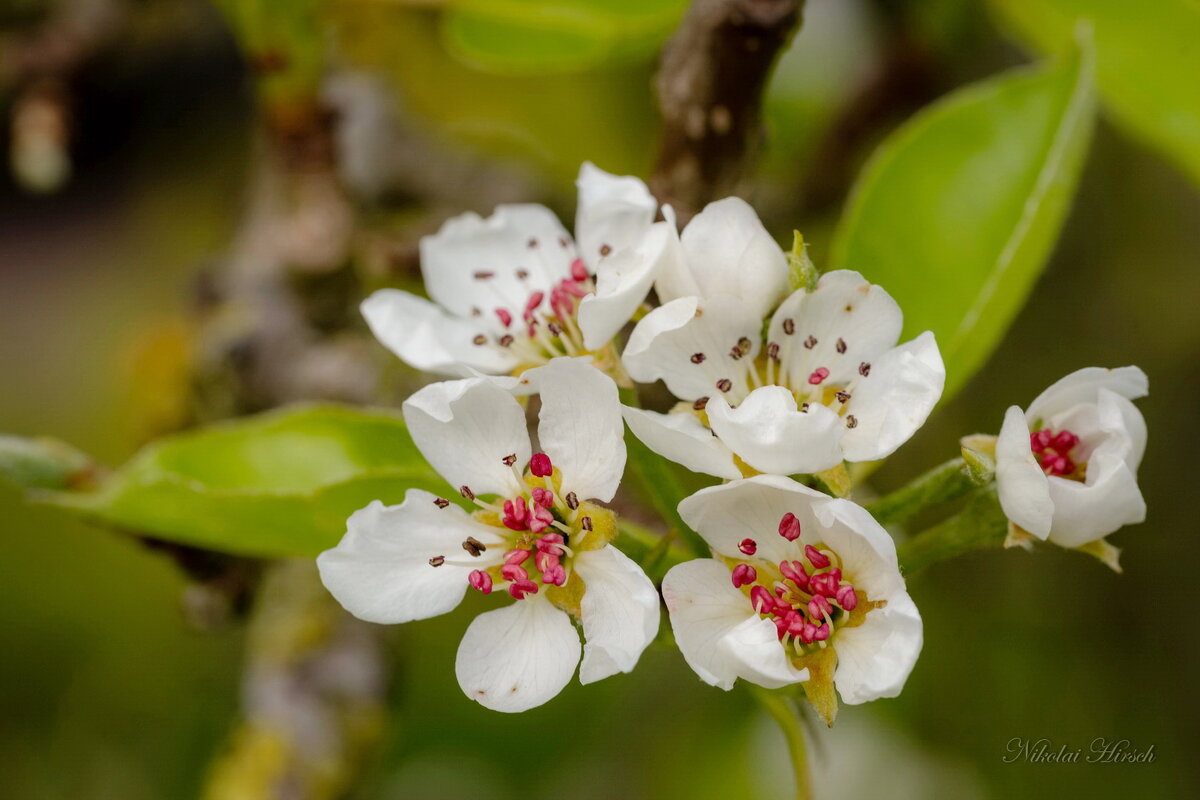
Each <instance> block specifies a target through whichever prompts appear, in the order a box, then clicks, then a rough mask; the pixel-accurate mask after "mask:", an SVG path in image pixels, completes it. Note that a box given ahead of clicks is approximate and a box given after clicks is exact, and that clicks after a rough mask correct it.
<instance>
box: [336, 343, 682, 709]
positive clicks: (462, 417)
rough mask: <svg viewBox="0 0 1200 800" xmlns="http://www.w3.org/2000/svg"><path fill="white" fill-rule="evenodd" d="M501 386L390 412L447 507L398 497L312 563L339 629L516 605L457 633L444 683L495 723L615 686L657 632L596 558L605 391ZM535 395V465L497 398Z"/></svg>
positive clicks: (601, 380)
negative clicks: (591, 687)
mask: <svg viewBox="0 0 1200 800" xmlns="http://www.w3.org/2000/svg"><path fill="white" fill-rule="evenodd" d="M519 383H520V385H519V386H518V382H517V381H516V380H515V379H505V380H499V379H490V378H486V377H479V378H467V379H462V380H456V381H446V382H443V383H436V384H432V385H430V386H427V387H425V388H424V389H422V390H420V391H418V392H417V393H416V394H414V395H413V396H412V397H410V398H409V399H408V400H407V401H406V402H405V403H404V417H405V421H406V422H407V424H408V427H409V431H410V432H411V434H412V437H413V441H414V442H415V443H416V445H417V447H418V448H419V449H420V450H421V453H422V454H423V455H424V456H425V457H426V459H427V460H428V461H429V463H430V464H431V465H432V466H433V467H434V468H435V469H436V470H437V471H438V472H439V473H440V474H441V475H442V476H443V477H444V478H445V479H446V480H447V481H448V482H449V483H450V484H451V485H452V486H455V487H458V488H457V491H458V492H459V493H460V494H461V495H462V497H463V498H464V499H465V500H467V501H470V502H471V503H473V504H474V506H475V510H474V511H473V512H471V513H468V512H467V511H465V510H464V509H463V508H462V507H460V506H459V505H457V504H454V503H451V502H450V500H449V499H448V498H447V497H439V496H436V495H433V494H430V493H429V492H426V491H422V490H419V489H410V490H408V492H407V493H406V495H405V498H404V502H403V503H401V504H400V505H396V506H385V505H383V504H382V503H380V502H378V501H376V502H374V503H371V504H370V505H369V506H367V507H366V508H364V509H361V510H360V511H357V512H355V514H354V515H353V516H351V517H350V520H349V522H348V524H347V532H346V535H345V537H344V538H343V539H342V541H341V542H340V543H339V544H338V545H337V547H334V548H333V549H331V550H327V551H325V552H324V553H322V554H321V555H320V556H319V557H318V559H317V565H318V567H319V568H320V573H321V579H322V581H323V582H324V584H325V586H326V587H327V588H328V589H329V591H330V592H331V593H332V594H333V595H334V597H336V598H337V600H338V601H339V602H340V603H341V604H342V605H343V606H344V607H345V608H346V609H347V610H348V611H349V612H350V613H352V614H354V615H355V616H356V617H359V618H360V619H364V620H367V621H369V622H377V623H402V622H409V621H411V620H418V619H427V618H429V617H434V616H437V615H439V614H444V613H446V612H448V611H451V610H452V609H454V608H455V607H456V606H457V605H458V604H459V603H460V602H461V601H462V599H463V597H464V595H465V594H466V592H467V591H468V589H472V588H473V589H475V590H478V591H480V592H482V593H484V594H499V593H501V592H503V593H506V594H508V595H509V596H511V598H513V600H514V601H515V602H513V603H511V604H510V605H506V606H504V607H503V608H499V609H495V610H492V611H486V612H484V613H482V614H480V615H479V616H478V617H476V618H475V620H474V621H473V622H472V623H471V624H470V626H469V627H468V628H467V631H466V634H465V635H464V636H463V639H462V643H461V645H460V646H459V649H458V656H457V659H456V662H455V672H456V674H457V677H458V681H459V685H460V686H461V687H462V690H463V692H465V693H466V695H467V696H468V697H469V698H471V699H472V700H475V701H477V702H479V703H480V704H481V705H483V706H486V707H487V708H490V709H494V710H496V711H508V712H516V711H524V710H526V709H529V708H533V707H534V706H538V705H541V704H542V703H545V702H546V701H548V700H550V699H551V698H552V697H554V696H555V695H557V694H558V693H559V692H560V691H561V690H562V689H563V687H564V686H566V684H567V683H568V682H569V681H570V679H571V676H572V675H573V674H574V672H575V666H576V664H578V663H579V662H580V653H581V645H580V639H579V633H578V632H577V631H576V626H575V624H574V621H573V620H578V622H579V625H580V627H581V628H582V632H583V638H584V640H585V643H584V644H583V645H582V657H583V660H582V664H581V666H580V670H579V680H580V682H581V683H585V684H586V683H592V682H593V681H598V680H600V679H602V678H606V677H608V676H610V675H613V674H615V673H617V672H628V671H630V670H632V669H633V667H634V665H635V664H636V663H637V660H638V658H639V656H640V655H641V652H642V650H644V649H645V647H646V645H647V644H649V642H650V641H651V640H652V639H653V638H654V636H655V634H656V633H657V631H658V623H659V601H658V593H657V592H656V590H655V588H654V585H653V584H652V583H651V582H650V580H649V578H647V577H646V575H645V573H643V572H642V569H641V568H640V567H639V566H638V565H637V564H636V563H635V562H633V561H632V560H630V559H629V558H628V557H627V556H625V555H624V554H623V553H621V551H619V550H618V549H617V548H616V547H613V546H612V545H610V544H609V542H610V541H611V540H612V538H613V537H614V536H615V534H616V520H615V516H614V514H613V512H612V511H610V510H608V509H606V508H604V507H603V506H602V505H600V504H601V503H604V502H607V501H609V500H611V499H612V497H613V494H614V493H615V492H616V490H617V485H618V483H619V482H620V480H621V474H622V472H623V470H624V466H625V445H624V442H623V440H622V437H621V434H622V423H621V415H620V410H619V408H620V407H619V403H618V400H617V389H616V385H615V384H614V383H613V381H612V380H611V379H610V378H609V377H607V376H606V375H604V374H603V373H601V372H600V371H599V370H597V369H595V368H594V367H593V366H591V365H590V364H589V363H588V362H587V360H586V359H555V360H553V361H551V362H550V363H549V364H547V365H546V366H543V367H539V368H536V369H532V370H530V371H528V372H526V373H525V375H524V377H523V378H522V379H521V381H520V382H519ZM528 389H533V390H536V391H540V393H541V400H542V406H541V412H540V417H539V424H538V440H539V442H540V446H541V450H540V451H538V452H534V451H533V449H532V445H531V443H530V437H529V433H528V431H527V429H526V425H525V412H524V410H523V409H522V407H521V405H520V403H519V402H518V401H517V399H516V398H515V397H513V394H512V393H511V392H512V391H525V390H528Z"/></svg>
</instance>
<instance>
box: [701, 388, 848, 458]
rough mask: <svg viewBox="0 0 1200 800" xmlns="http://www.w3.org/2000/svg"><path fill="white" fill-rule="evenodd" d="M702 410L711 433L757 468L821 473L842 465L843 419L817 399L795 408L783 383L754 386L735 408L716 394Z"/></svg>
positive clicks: (793, 401) (793, 399) (793, 400)
mask: <svg viewBox="0 0 1200 800" xmlns="http://www.w3.org/2000/svg"><path fill="white" fill-rule="evenodd" d="M706 409H707V411H708V424H709V425H711V426H712V429H713V432H714V433H716V434H717V436H719V437H720V438H721V441H722V442H724V443H725V445H727V446H728V447H729V449H730V450H732V451H733V452H735V453H737V454H738V455H739V456H740V457H741V459H742V460H743V461H745V462H746V463H747V464H749V465H750V466H752V467H754V468H755V469H756V470H758V471H759V472H768V473H772V474H775V475H791V474H793V473H797V472H820V471H821V470H823V469H829V468H830V467H834V466H837V465H838V464H840V463H842V446H841V442H842V433H843V431H844V430H845V425H844V424H843V423H842V420H841V418H840V417H838V415H837V414H836V413H834V412H833V411H831V410H830V409H829V408H827V407H825V406H823V405H820V404H819V403H814V404H812V405H810V406H809V408H808V410H807V411H804V412H801V411H799V410H798V409H797V408H796V398H795V397H794V396H793V395H792V393H791V391H789V390H788V389H785V388H784V387H782V386H763V387H761V388H758V389H755V390H754V391H752V392H751V393H750V394H749V396H748V397H746V399H745V400H743V401H742V402H741V404H739V405H738V407H737V408H733V409H731V408H730V407H729V404H728V403H726V402H725V398H724V397H721V396H720V395H716V396H714V397H712V398H711V399H710V400H709V401H708V405H707V407H706Z"/></svg>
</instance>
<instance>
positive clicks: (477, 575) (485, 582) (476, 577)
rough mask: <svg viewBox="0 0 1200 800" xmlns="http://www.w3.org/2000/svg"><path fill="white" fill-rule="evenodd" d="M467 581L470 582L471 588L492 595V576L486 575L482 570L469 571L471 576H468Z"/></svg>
mask: <svg viewBox="0 0 1200 800" xmlns="http://www.w3.org/2000/svg"><path fill="white" fill-rule="evenodd" d="M467 580H468V581H470V583H471V586H472V588H475V589H478V590H479V591H481V592H483V593H484V594H491V593H492V576H491V575H488V574H487V573H486V572H484V571H483V570H481V569H473V570H471V574H470V576H468V578H467Z"/></svg>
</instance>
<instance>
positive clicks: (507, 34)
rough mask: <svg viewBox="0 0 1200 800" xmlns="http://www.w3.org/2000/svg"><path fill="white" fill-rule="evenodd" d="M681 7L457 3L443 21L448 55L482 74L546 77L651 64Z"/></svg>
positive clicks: (630, 1)
mask: <svg viewBox="0 0 1200 800" xmlns="http://www.w3.org/2000/svg"><path fill="white" fill-rule="evenodd" d="M685 5H686V3H685V2H684V0H458V2H456V3H454V4H452V5H451V6H450V8H449V9H448V10H447V12H446V13H445V14H444V15H443V17H442V27H441V33H442V37H443V40H444V42H445V44H446V48H447V49H448V50H449V51H450V52H452V53H454V54H455V55H456V56H457V57H459V58H460V59H462V60H463V61H465V62H467V63H469V64H471V65H473V66H476V67H479V68H480V69H484V70H487V71H489V72H494V73H497V74H506V75H544V74H546V73H547V72H550V73H555V72H572V71H575V70H580V69H587V68H590V67H594V66H598V65H602V64H606V63H613V62H620V61H630V60H637V59H648V58H650V57H652V56H653V54H654V53H655V52H657V50H658V48H659V47H661V46H662V43H663V42H664V41H665V40H666V39H667V37H668V36H669V35H670V33H671V31H672V30H673V29H674V27H675V24H676V23H677V22H678V21H679V17H680V15H681V14H682V13H683V9H684V6H685Z"/></svg>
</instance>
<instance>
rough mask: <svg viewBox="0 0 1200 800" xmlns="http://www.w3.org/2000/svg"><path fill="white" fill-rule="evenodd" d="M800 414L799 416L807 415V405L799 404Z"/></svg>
mask: <svg viewBox="0 0 1200 800" xmlns="http://www.w3.org/2000/svg"><path fill="white" fill-rule="evenodd" d="M800 413H801V414H807V413H808V403H801V404H800Z"/></svg>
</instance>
